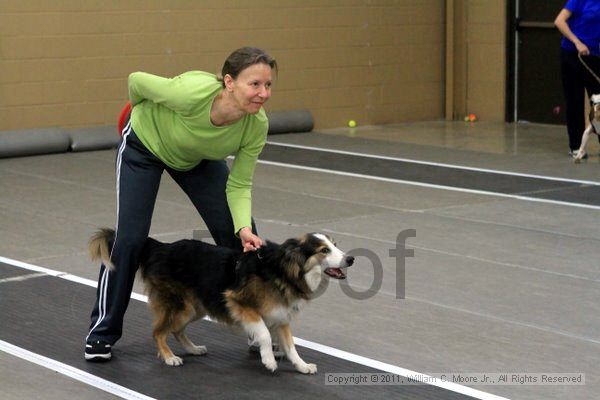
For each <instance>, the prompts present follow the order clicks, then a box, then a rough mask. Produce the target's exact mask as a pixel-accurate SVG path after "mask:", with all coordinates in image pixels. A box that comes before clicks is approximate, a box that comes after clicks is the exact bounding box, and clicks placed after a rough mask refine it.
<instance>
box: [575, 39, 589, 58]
mask: <svg viewBox="0 0 600 400" xmlns="http://www.w3.org/2000/svg"><path fill="white" fill-rule="evenodd" d="M575 47H576V48H577V51H578V52H579V54H581V55H582V56H589V55H590V49H588V47H587V46H586V45H585V44H584V43H582V42H580V41H579V40H578V41H576V42H575Z"/></svg>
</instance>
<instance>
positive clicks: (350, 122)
mask: <svg viewBox="0 0 600 400" xmlns="http://www.w3.org/2000/svg"><path fill="white" fill-rule="evenodd" d="M348 126H349V127H350V128H355V127H356V121H355V120H353V119H351V120H350V121H348Z"/></svg>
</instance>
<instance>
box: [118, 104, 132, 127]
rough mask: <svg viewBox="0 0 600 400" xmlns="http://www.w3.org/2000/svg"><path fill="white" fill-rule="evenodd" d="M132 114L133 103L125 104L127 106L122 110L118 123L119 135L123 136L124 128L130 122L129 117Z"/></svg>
mask: <svg viewBox="0 0 600 400" xmlns="http://www.w3.org/2000/svg"><path fill="white" fill-rule="evenodd" d="M130 114H131V102H129V101H128V102H127V103H125V106H124V107H123V109H122V110H121V113H120V114H119V122H118V123H117V129H118V130H119V135H123V128H125V125H127V121H129V116H130Z"/></svg>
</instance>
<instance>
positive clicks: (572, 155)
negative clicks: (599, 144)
mask: <svg viewBox="0 0 600 400" xmlns="http://www.w3.org/2000/svg"><path fill="white" fill-rule="evenodd" d="M578 152H579V150H571V151H569V155H570V156H571V157H573V158H575V157H577V153H578ZM587 158H588V154H587V153H585V154H584V155H583V157H581V159H582V160H586V159H587Z"/></svg>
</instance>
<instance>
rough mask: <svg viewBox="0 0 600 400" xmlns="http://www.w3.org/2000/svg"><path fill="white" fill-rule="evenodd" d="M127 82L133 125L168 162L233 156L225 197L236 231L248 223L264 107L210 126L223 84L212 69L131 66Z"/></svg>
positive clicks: (180, 166)
mask: <svg viewBox="0 0 600 400" xmlns="http://www.w3.org/2000/svg"><path fill="white" fill-rule="evenodd" d="M128 83H129V100H130V101H131V105H132V107H133V109H132V113H131V124H132V127H133V129H134V131H135V133H136V135H137V136H138V137H139V139H140V140H141V141H142V143H143V144H144V145H145V146H146V147H147V148H148V150H150V151H151V152H152V153H153V154H154V155H155V156H157V157H158V158H159V159H160V160H162V161H163V162H164V163H165V164H167V165H168V166H169V167H171V168H173V169H176V170H179V171H186V170H190V169H192V168H193V167H194V166H196V165H197V164H199V163H200V161H202V160H222V159H225V158H226V157H227V156H229V155H234V156H235V159H234V162H233V165H232V167H231V171H230V174H229V179H228V180H227V189H226V193H227V202H228V204H229V209H230V210H231V216H232V218H233V224H234V229H235V232H238V231H239V230H240V229H241V228H243V227H245V226H251V225H250V224H251V219H250V217H251V215H252V195H251V191H252V177H253V175H254V169H255V166H256V161H257V159H258V155H259V154H260V152H261V151H262V148H263V147H264V145H265V141H266V138H267V130H268V125H269V123H268V120H267V116H266V114H265V111H264V109H262V108H261V110H260V111H259V112H258V113H257V114H254V115H252V114H247V115H246V116H244V117H243V118H242V119H240V120H239V121H237V122H235V123H234V124H231V125H226V126H215V125H213V123H212V122H211V120H210V110H211V107H212V104H213V101H214V99H215V97H216V96H217V95H218V94H219V92H220V91H221V89H222V85H221V82H219V81H218V80H217V78H216V76H215V75H213V74H209V73H206V72H202V71H191V72H186V73H184V74H181V75H179V76H176V77H174V78H163V77H160V76H156V75H151V74H148V73H144V72H134V73H132V74H131V75H129V82H128Z"/></svg>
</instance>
